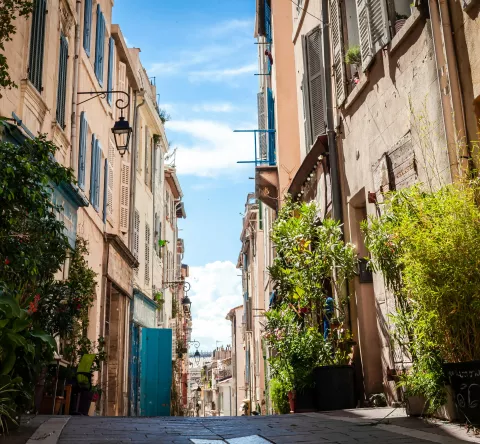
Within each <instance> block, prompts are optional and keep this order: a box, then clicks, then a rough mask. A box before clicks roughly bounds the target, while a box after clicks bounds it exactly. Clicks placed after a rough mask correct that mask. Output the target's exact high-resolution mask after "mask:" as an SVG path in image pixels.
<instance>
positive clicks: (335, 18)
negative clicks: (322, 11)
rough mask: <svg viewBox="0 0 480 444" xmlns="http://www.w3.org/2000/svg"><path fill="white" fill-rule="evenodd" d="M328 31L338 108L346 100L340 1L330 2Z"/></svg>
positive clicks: (333, 0) (331, 0)
mask: <svg viewBox="0 0 480 444" xmlns="http://www.w3.org/2000/svg"><path fill="white" fill-rule="evenodd" d="M330 29H331V32H332V48H333V74H334V76H335V95H336V97H337V105H338V106H340V105H341V104H342V103H343V102H344V100H345V98H346V81H347V80H346V79H347V77H346V74H345V61H344V58H345V52H344V47H343V31H342V30H343V28H342V11H341V9H340V0H330Z"/></svg>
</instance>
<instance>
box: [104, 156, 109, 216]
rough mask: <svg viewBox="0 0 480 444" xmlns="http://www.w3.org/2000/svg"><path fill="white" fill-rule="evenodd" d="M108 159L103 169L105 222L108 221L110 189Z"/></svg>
mask: <svg viewBox="0 0 480 444" xmlns="http://www.w3.org/2000/svg"><path fill="white" fill-rule="evenodd" d="M109 180H110V178H109V177H108V159H105V167H104V169H103V223H106V222H107V200H108V199H107V190H108V181H109Z"/></svg>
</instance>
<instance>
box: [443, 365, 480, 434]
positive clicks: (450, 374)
mask: <svg viewBox="0 0 480 444" xmlns="http://www.w3.org/2000/svg"><path fill="white" fill-rule="evenodd" d="M443 369H444V372H445V375H446V377H447V378H448V381H449V383H450V386H451V387H452V390H453V395H454V401H455V404H456V406H457V409H458V411H459V413H461V414H462V415H463V416H464V417H465V419H466V421H467V422H468V423H471V424H472V425H474V426H477V427H478V426H480V361H470V362H461V363H455V364H445V365H444V366H443Z"/></svg>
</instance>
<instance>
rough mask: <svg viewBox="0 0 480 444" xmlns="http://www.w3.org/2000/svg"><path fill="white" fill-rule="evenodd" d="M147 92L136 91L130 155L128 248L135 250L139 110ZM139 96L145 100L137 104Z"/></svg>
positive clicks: (143, 103)
mask: <svg viewBox="0 0 480 444" xmlns="http://www.w3.org/2000/svg"><path fill="white" fill-rule="evenodd" d="M144 94H145V92H144V91H143V90H142V91H135V92H134V102H133V106H134V112H133V140H132V154H131V155H130V159H131V162H130V195H129V199H128V200H129V208H130V211H129V214H128V248H129V249H130V251H133V230H134V221H135V191H136V188H137V142H138V133H139V129H138V110H139V108H140V107H141V106H143V105H145V98H144ZM137 97H142V98H143V102H142V103H140V104H139V105H137Z"/></svg>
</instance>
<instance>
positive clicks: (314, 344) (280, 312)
mask: <svg viewBox="0 0 480 444" xmlns="http://www.w3.org/2000/svg"><path fill="white" fill-rule="evenodd" d="M317 214H318V208H317V206H316V205H315V203H314V202H312V203H308V204H307V203H296V202H293V201H292V200H291V199H287V201H286V202H285V204H284V206H283V207H282V209H281V210H280V212H279V215H278V218H277V220H276V222H275V224H274V226H273V230H272V234H271V237H272V241H273V243H274V245H275V249H276V252H277V255H276V258H275V260H274V263H273V265H272V266H271V267H270V269H269V272H270V276H271V278H272V280H273V282H274V286H275V289H276V292H277V296H278V300H279V301H278V303H277V305H276V306H275V307H273V308H271V309H270V310H268V311H267V312H266V314H265V316H266V323H265V327H264V335H265V341H266V342H267V344H268V346H269V347H270V348H271V349H272V350H273V351H274V352H273V353H272V356H271V357H270V359H269V362H270V365H271V368H272V373H273V376H274V378H276V379H277V380H278V381H280V382H281V384H282V386H283V387H284V388H285V389H287V391H288V390H293V389H302V388H304V387H306V386H309V385H311V384H312V381H311V375H312V371H313V369H314V368H315V367H318V366H322V365H330V364H344V363H347V362H348V361H349V359H350V356H349V354H350V352H351V346H352V344H353V342H352V341H351V334H350V332H349V330H348V328H347V326H346V324H347V319H346V314H345V307H346V304H347V303H348V300H347V298H346V297H342V296H341V295H342V287H343V284H344V283H345V281H346V280H348V279H350V278H352V277H353V275H354V273H355V271H356V269H357V258H356V254H355V249H354V247H353V246H352V245H351V244H345V243H344V241H343V239H342V231H341V227H340V226H339V224H338V223H337V222H335V221H333V220H331V219H326V220H324V221H320V220H319V218H318V216H317ZM332 296H333V297H334V299H332ZM328 301H330V302H328ZM329 304H330V305H329ZM331 305H333V306H331ZM325 317H328V318H329V319H330V321H331V327H330V330H329V332H324V331H323V327H322V326H323V319H324V318H325Z"/></svg>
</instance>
